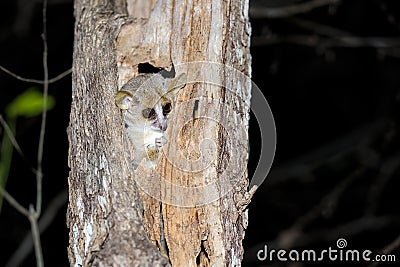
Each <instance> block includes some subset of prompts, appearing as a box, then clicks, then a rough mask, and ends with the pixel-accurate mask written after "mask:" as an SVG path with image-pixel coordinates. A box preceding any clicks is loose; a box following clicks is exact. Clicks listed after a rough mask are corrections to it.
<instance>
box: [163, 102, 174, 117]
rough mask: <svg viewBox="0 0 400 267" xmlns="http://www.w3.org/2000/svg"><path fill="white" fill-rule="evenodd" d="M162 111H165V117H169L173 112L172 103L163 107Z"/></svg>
mask: <svg viewBox="0 0 400 267" xmlns="http://www.w3.org/2000/svg"><path fill="white" fill-rule="evenodd" d="M162 110H163V115H164V116H165V115H168V114H169V113H170V112H171V110H172V105H171V103H167V104H165V105H164V106H163V108H162Z"/></svg>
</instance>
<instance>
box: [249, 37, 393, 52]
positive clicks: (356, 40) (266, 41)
mask: <svg viewBox="0 0 400 267" xmlns="http://www.w3.org/2000/svg"><path fill="white" fill-rule="evenodd" d="M251 42H252V46H253V47H257V46H266V45H275V44H281V43H291V44H297V45H302V46H309V47H326V48H331V47H348V48H359V47H371V48H377V49H391V48H398V47H400V38H396V37H393V38H391V37H358V36H335V37H321V36H318V35H310V34H303V35H286V36H272V37H271V36H255V37H252V39H251Z"/></svg>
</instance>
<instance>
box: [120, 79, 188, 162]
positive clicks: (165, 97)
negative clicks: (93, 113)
mask: <svg viewBox="0 0 400 267" xmlns="http://www.w3.org/2000/svg"><path fill="white" fill-rule="evenodd" d="M185 84H186V75H185V74H181V75H179V76H178V77H176V78H174V77H172V78H170V77H166V76H164V75H163V72H161V73H157V74H142V75H139V76H137V77H134V78H132V79H130V80H129V81H128V82H127V83H126V84H125V85H124V86H123V87H122V88H121V90H120V91H118V92H117V94H116V95H115V101H116V104H117V106H118V107H119V108H120V109H121V110H122V115H123V119H124V123H125V129H126V131H127V134H128V136H129V140H130V141H131V143H132V145H133V148H134V161H133V166H134V168H136V167H137V166H138V165H139V164H140V163H141V161H142V160H143V159H144V160H145V161H146V164H147V167H151V166H153V165H154V164H155V163H156V160H157V158H158V154H159V149H160V148H161V147H162V146H163V145H164V144H165V143H166V139H165V137H164V132H165V130H166V129H167V123H168V119H169V116H170V115H171V112H172V110H173V106H174V102H173V100H174V97H175V95H176V94H177V92H178V91H179V90H180V89H181V88H182V87H184V86H185Z"/></svg>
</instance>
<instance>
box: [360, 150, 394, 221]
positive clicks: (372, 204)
mask: <svg viewBox="0 0 400 267" xmlns="http://www.w3.org/2000/svg"><path fill="white" fill-rule="evenodd" d="M399 166H400V155H397V154H396V155H395V156H394V157H392V158H390V159H389V160H386V162H385V163H384V164H382V167H381V168H380V170H379V174H378V175H376V177H377V178H376V182H375V183H373V184H371V187H370V190H369V191H370V192H369V194H368V198H367V205H365V207H366V208H365V214H366V215H373V214H374V213H375V212H376V210H377V208H378V204H379V197H380V196H381V195H382V193H383V190H384V189H385V187H386V185H387V184H388V183H389V181H390V178H392V177H393V174H394V173H395V171H396V170H398V168H399Z"/></svg>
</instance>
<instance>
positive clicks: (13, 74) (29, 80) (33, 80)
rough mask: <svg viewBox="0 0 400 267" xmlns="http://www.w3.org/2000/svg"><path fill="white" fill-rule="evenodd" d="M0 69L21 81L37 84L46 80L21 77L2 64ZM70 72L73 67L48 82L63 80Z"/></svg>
mask: <svg viewBox="0 0 400 267" xmlns="http://www.w3.org/2000/svg"><path fill="white" fill-rule="evenodd" d="M0 70H2V71H4V72H5V73H7V74H8V75H10V76H12V77H14V78H15V79H17V80H20V81H23V82H28V83H36V84H44V81H42V80H36V79H29V78H24V77H21V76H19V75H17V74H15V73H13V72H12V71H10V70H8V69H6V68H4V67H3V66H1V65H0ZM70 73H72V68H71V69H68V70H66V71H64V72H62V73H61V74H59V75H57V76H56V77H54V78H51V79H50V80H48V84H50V83H54V82H57V81H59V80H61V79H62V78H64V77H65V76H67V75H68V74H70Z"/></svg>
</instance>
